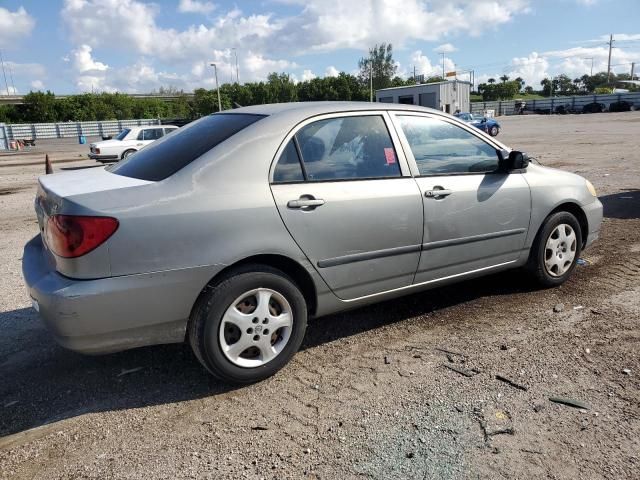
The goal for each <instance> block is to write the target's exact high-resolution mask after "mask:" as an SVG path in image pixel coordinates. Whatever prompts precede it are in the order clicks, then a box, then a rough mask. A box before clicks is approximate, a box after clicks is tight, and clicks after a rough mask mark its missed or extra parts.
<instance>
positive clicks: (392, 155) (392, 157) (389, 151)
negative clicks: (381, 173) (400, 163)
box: [384, 148, 396, 165]
mask: <svg viewBox="0 0 640 480" xmlns="http://www.w3.org/2000/svg"><path fill="white" fill-rule="evenodd" d="M384 158H386V159H387V165H391V164H392V163H396V152H394V151H393V148H385V149H384Z"/></svg>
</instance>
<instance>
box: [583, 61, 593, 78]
mask: <svg viewBox="0 0 640 480" xmlns="http://www.w3.org/2000/svg"><path fill="white" fill-rule="evenodd" d="M584 59H585V60H591V74H590V76H591V77H593V57H585V58H584Z"/></svg>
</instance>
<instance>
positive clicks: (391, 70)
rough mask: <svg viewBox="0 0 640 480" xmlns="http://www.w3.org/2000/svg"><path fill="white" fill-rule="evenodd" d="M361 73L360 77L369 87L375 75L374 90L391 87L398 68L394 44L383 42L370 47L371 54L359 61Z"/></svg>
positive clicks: (364, 84) (363, 83)
mask: <svg viewBox="0 0 640 480" xmlns="http://www.w3.org/2000/svg"><path fill="white" fill-rule="evenodd" d="M358 68H360V73H359V75H358V78H359V79H360V83H362V85H363V86H366V87H367V88H369V82H370V77H373V90H374V91H375V90H379V89H381V88H387V87H390V86H391V85H392V84H393V78H394V77H395V75H396V71H397V70H398V67H397V65H396V64H395V62H394V61H393V46H392V45H391V44H390V43H381V44H380V45H375V46H374V47H373V48H371V49H369V56H368V57H362V58H361V59H360V60H359V61H358Z"/></svg>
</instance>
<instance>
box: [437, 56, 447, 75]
mask: <svg viewBox="0 0 640 480" xmlns="http://www.w3.org/2000/svg"><path fill="white" fill-rule="evenodd" d="M438 53H439V54H440V55H442V80H444V79H445V76H444V55H445V53H446V52H438Z"/></svg>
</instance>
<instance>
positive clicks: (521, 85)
mask: <svg viewBox="0 0 640 480" xmlns="http://www.w3.org/2000/svg"><path fill="white" fill-rule="evenodd" d="M634 76H635V75H634ZM620 80H631V76H630V75H629V74H628V73H620V74H618V75H616V74H615V73H611V75H610V76H609V75H608V74H607V72H599V73H596V74H594V75H583V76H581V77H577V78H574V79H573V80H572V79H571V77H569V76H568V75H565V74H560V75H557V76H555V77H553V78H545V79H543V80H542V81H541V82H540V86H541V87H542V89H541V90H537V91H536V90H534V88H533V86H531V85H527V86H525V81H524V80H523V79H522V78H521V77H517V78H516V79H514V80H510V78H509V76H508V75H503V76H501V77H500V82H497V81H496V79H495V78H489V79H488V80H487V81H486V83H481V84H480V85H478V93H479V94H480V95H482V100H484V101H492V100H510V99H512V98H514V97H515V96H517V95H518V94H520V93H524V94H529V95H531V94H535V93H537V94H540V95H542V96H544V97H550V96H552V95H554V96H569V95H589V94H594V93H611V89H612V88H611V86H612V85H614V84H615V83H616V82H619V81H620ZM625 88H627V89H628V90H635V89H637V87H635V86H634V85H628V86H626V87H625Z"/></svg>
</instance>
